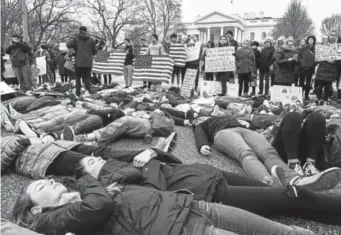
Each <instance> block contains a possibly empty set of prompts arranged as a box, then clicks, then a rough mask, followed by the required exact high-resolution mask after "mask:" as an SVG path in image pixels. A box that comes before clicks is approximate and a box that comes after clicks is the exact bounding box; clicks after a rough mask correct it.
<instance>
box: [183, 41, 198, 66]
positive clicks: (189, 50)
mask: <svg viewBox="0 0 341 235" xmlns="http://www.w3.org/2000/svg"><path fill="white" fill-rule="evenodd" d="M200 48H201V45H200V43H196V44H194V45H193V44H189V45H187V46H186V54H187V59H186V61H187V62H189V61H195V60H198V59H199V55H200Z"/></svg>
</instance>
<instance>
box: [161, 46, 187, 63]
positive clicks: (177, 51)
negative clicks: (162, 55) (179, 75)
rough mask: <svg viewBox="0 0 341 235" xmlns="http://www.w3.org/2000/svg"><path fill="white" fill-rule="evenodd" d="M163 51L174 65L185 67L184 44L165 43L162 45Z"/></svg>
mask: <svg viewBox="0 0 341 235" xmlns="http://www.w3.org/2000/svg"><path fill="white" fill-rule="evenodd" d="M163 47H164V49H165V52H167V53H168V54H169V55H170V57H172V58H173V60H174V66H177V67H185V65H186V59H187V54H186V49H185V45H184V44H181V43H165V44H164V45H163Z"/></svg>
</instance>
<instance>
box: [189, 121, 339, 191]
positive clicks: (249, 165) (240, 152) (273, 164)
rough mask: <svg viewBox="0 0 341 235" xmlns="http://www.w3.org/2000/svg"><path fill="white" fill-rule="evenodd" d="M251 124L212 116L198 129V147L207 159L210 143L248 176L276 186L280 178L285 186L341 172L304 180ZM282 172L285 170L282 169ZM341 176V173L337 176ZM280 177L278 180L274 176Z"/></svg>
mask: <svg viewBox="0 0 341 235" xmlns="http://www.w3.org/2000/svg"><path fill="white" fill-rule="evenodd" d="M248 127H250V124H249V123H248V122H246V121H243V120H238V119H235V118H231V117H228V116H222V117H210V118H208V119H207V120H206V121H203V122H202V123H200V124H198V125H197V126H196V127H195V128H194V133H195V138H196V144H197V148H198V150H199V151H200V153H201V154H202V155H204V156H209V155H211V154H212V152H211V147H210V145H209V144H210V142H213V143H214V146H215V147H216V148H217V150H218V151H220V152H222V153H224V154H225V155H227V156H229V157H232V158H233V159H235V160H237V161H239V162H240V163H241V165H242V168H243V169H244V170H245V172H246V174H247V175H248V176H251V177H254V178H256V179H258V180H260V181H262V182H264V183H267V184H269V185H274V179H276V178H280V179H281V181H284V182H286V183H285V184H298V185H300V184H301V182H310V181H311V180H313V181H315V180H316V179H318V178H319V177H321V176H322V175H324V176H327V175H329V173H328V172H334V173H336V172H340V170H341V169H340V168H330V169H327V170H326V171H324V172H323V174H322V175H321V173H319V174H316V175H313V176H310V177H302V176H299V175H298V174H297V173H295V172H294V171H293V170H292V169H290V168H289V166H288V165H287V164H285V163H284V162H283V160H282V159H281V158H280V156H279V154H278V153H277V151H276V149H275V148H274V147H273V146H272V145H271V144H270V143H269V142H268V141H267V139H266V138H265V137H264V136H263V135H262V134H259V133H257V132H255V131H252V130H249V129H247V128H248ZM279 169H281V170H279ZM334 173H332V174H330V175H329V176H330V177H331V178H329V177H327V178H329V179H328V180H326V181H325V183H324V184H315V186H316V187H317V188H315V190H316V189H318V188H319V187H321V186H322V185H323V186H322V187H326V185H328V182H332V181H333V180H332V177H334ZM337 174H339V173H337ZM271 176H276V177H271Z"/></svg>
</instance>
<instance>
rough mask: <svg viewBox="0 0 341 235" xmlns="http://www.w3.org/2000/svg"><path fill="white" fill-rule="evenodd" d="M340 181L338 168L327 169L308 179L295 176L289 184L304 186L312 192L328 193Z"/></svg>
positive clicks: (340, 172)
mask: <svg viewBox="0 0 341 235" xmlns="http://www.w3.org/2000/svg"><path fill="white" fill-rule="evenodd" d="M340 181H341V169H340V168H338V167H333V168H329V169H327V170H325V171H322V172H320V173H318V174H316V175H313V176H308V177H299V176H296V177H295V178H293V179H292V180H291V181H290V182H289V184H290V185H297V186H305V187H307V188H310V189H312V190H314V191H328V190H331V189H333V188H335V187H336V185H338V184H339V183H340Z"/></svg>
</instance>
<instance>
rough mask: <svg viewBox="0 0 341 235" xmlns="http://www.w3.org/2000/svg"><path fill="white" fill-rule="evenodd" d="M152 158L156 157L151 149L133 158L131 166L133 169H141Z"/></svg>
mask: <svg viewBox="0 0 341 235" xmlns="http://www.w3.org/2000/svg"><path fill="white" fill-rule="evenodd" d="M154 157H156V153H155V151H154V150H151V149H147V150H145V151H143V152H142V153H140V154H138V155H137V156H135V157H134V161H133V165H134V167H141V168H142V167H144V166H145V165H146V164H147V163H148V162H149V161H150V160H152V159H153V158H154Z"/></svg>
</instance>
